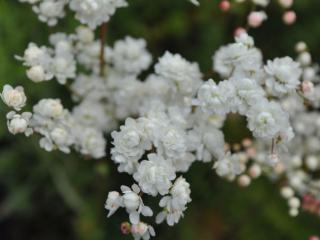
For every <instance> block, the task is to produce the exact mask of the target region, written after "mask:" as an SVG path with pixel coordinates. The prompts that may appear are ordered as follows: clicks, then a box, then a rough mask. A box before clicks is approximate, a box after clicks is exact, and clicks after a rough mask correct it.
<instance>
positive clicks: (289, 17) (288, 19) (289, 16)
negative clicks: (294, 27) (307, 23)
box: [282, 11, 297, 25]
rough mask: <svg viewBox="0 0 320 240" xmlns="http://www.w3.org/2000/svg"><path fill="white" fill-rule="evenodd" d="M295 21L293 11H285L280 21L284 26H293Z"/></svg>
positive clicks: (295, 16) (295, 17)
mask: <svg viewBox="0 0 320 240" xmlns="http://www.w3.org/2000/svg"><path fill="white" fill-rule="evenodd" d="M296 19H297V15H296V13H295V12H294V11H287V12H285V13H284V14H283V16H282V20H283V22H284V23H285V24H287V25H291V24H293V23H294V22H295V21H296Z"/></svg>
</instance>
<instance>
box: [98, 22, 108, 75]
mask: <svg viewBox="0 0 320 240" xmlns="http://www.w3.org/2000/svg"><path fill="white" fill-rule="evenodd" d="M107 30H108V28H107V23H103V24H102V25H101V26H100V76H101V77H102V76H104V68H105V65H106V59H105V54H104V45H105V43H106V39H107Z"/></svg>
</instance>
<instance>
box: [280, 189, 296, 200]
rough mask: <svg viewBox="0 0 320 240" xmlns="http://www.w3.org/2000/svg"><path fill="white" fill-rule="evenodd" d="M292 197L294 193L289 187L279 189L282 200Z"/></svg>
mask: <svg viewBox="0 0 320 240" xmlns="http://www.w3.org/2000/svg"><path fill="white" fill-rule="evenodd" d="M293 195H294V192H293V190H292V188H291V187H282V188H281V196H282V197H283V198H287V199H288V198H291V197H293Z"/></svg>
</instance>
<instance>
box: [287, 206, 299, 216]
mask: <svg viewBox="0 0 320 240" xmlns="http://www.w3.org/2000/svg"><path fill="white" fill-rule="evenodd" d="M298 214H299V211H298V209H296V208H291V209H290V211H289V215H290V216H291V217H296V216H298Z"/></svg>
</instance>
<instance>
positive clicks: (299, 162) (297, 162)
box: [291, 155, 302, 167]
mask: <svg viewBox="0 0 320 240" xmlns="http://www.w3.org/2000/svg"><path fill="white" fill-rule="evenodd" d="M291 162H292V165H293V166H294V167H300V166H301V165H302V159H301V157H300V156H298V155H295V156H293V157H292V159H291Z"/></svg>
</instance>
